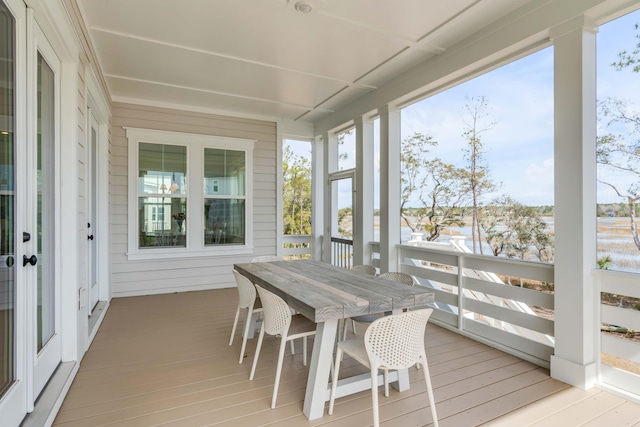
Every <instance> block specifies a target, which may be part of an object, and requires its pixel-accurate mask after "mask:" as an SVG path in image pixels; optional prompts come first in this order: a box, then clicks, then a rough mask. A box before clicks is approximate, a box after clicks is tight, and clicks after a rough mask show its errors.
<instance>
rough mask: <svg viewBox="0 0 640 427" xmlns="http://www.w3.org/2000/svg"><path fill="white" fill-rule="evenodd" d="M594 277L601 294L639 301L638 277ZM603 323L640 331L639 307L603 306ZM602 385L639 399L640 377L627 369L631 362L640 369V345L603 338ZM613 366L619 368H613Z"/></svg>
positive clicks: (597, 273)
mask: <svg viewBox="0 0 640 427" xmlns="http://www.w3.org/2000/svg"><path fill="white" fill-rule="evenodd" d="M593 277H594V279H595V280H596V283H597V285H598V287H599V290H600V292H605V293H609V294H613V295H616V296H617V297H619V298H620V299H621V300H623V299H625V298H636V299H640V276H639V275H638V274H632V273H623V272H617V271H605V270H594V272H593ZM600 322H601V323H602V324H603V325H614V326H616V327H618V329H617V330H618V331H624V329H627V330H635V331H638V330H640V307H638V306H635V307H628V308H623V307H620V306H612V305H605V304H601V305H600ZM600 351H601V361H600V381H601V382H602V383H603V384H605V385H609V386H613V387H615V388H618V389H621V390H623V391H625V392H629V393H632V394H634V395H635V396H639V395H640V375H638V374H636V373H633V372H630V371H629V370H627V369H624V366H625V364H624V363H622V364H621V363H618V362H616V360H618V361H619V360H622V361H628V362H631V363H632V364H635V370H636V372H637V367H638V366H640V342H637V341H632V340H630V339H625V338H624V337H622V336H616V335H614V334H611V333H606V332H601V334H600ZM613 364H615V365H617V366H613Z"/></svg>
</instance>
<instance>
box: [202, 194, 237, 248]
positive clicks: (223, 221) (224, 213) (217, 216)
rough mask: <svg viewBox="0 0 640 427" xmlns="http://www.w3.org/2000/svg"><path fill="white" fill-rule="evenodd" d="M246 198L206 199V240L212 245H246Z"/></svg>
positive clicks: (208, 244)
mask: <svg viewBox="0 0 640 427" xmlns="http://www.w3.org/2000/svg"><path fill="white" fill-rule="evenodd" d="M244 206H245V203H244V200H228V199H205V200H204V218H205V229H204V242H205V245H206V246H210V245H220V244H226V245H244V241H245V237H244V233H245V232H244V224H245V222H244V219H245V218H244V217H245V207H244Z"/></svg>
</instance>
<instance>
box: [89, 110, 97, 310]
mask: <svg viewBox="0 0 640 427" xmlns="http://www.w3.org/2000/svg"><path fill="white" fill-rule="evenodd" d="M87 115H88V119H89V131H88V132H87V162H86V166H87V174H86V177H87V179H86V180H87V189H86V199H87V269H88V272H87V277H88V278H89V283H88V286H87V289H88V290H89V295H88V304H89V310H88V312H89V314H90V315H91V312H92V311H93V309H94V308H95V306H96V304H98V297H99V288H98V247H97V238H98V235H97V230H98V120H97V119H96V117H95V115H94V114H93V111H92V110H91V109H88V110H87Z"/></svg>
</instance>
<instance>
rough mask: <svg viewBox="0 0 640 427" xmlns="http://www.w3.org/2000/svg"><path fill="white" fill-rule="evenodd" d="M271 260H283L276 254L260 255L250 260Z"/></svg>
mask: <svg viewBox="0 0 640 427" xmlns="http://www.w3.org/2000/svg"><path fill="white" fill-rule="evenodd" d="M271 261H284V260H283V259H282V257H281V256H277V255H261V256H257V257H255V258H253V259H252V260H251V262H271Z"/></svg>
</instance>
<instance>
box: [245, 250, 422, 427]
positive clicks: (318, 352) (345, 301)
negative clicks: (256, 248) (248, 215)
mask: <svg viewBox="0 0 640 427" xmlns="http://www.w3.org/2000/svg"><path fill="white" fill-rule="evenodd" d="M234 267H235V269H236V270H237V271H238V272H239V273H240V274H242V275H244V276H245V277H247V278H248V279H249V280H251V281H252V282H253V283H255V284H257V285H259V286H261V287H263V288H264V289H267V290H269V291H271V292H273V293H275V294H276V295H278V296H280V297H281V298H282V299H284V300H285V301H286V302H287V304H289V306H290V307H291V308H292V309H294V310H296V311H297V312H298V313H300V314H302V315H303V316H305V317H307V318H308V319H310V320H312V321H314V322H315V323H316V336H315V339H314V344H313V352H312V356H311V363H310V365H309V377H308V379H307V388H306V393H305V398H304V406H303V412H304V415H305V416H306V417H307V418H308V419H310V420H313V419H317V418H320V417H322V416H323V415H324V406H325V402H326V401H327V400H329V394H330V383H329V371H330V366H331V360H332V358H333V350H334V347H335V343H336V331H337V326H338V321H339V320H340V319H346V318H349V317H354V316H361V315H365V314H375V313H384V312H393V313H394V314H396V313H400V312H402V310H403V309H407V308H408V309H414V308H424V307H425V306H428V305H430V304H432V303H433V301H434V294H433V292H432V291H430V290H429V289H428V288H424V287H421V286H413V287H411V286H407V285H405V284H402V283H398V282H393V281H389V280H383V279H376V278H373V277H372V276H367V275H365V274H362V273H359V272H356V271H351V270H348V269H345V268H340V267H335V266H333V265H330V264H327V263H322V262H318V261H311V260H295V261H273V262H256V263H246V264H235V265H234ZM380 381H382V379H381V377H380ZM389 381H390V382H391V381H392V382H393V383H392V385H393V386H394V387H395V388H397V389H398V390H400V391H404V390H407V389H408V388H409V375H408V373H407V371H406V370H403V371H398V372H394V373H390V374H389ZM369 388H371V377H370V375H369V374H368V373H367V374H362V375H358V376H355V377H350V378H344V379H341V380H340V381H339V382H338V384H337V391H336V397H341V396H345V395H348V394H352V393H356V392H359V391H362V390H366V389H369Z"/></svg>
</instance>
